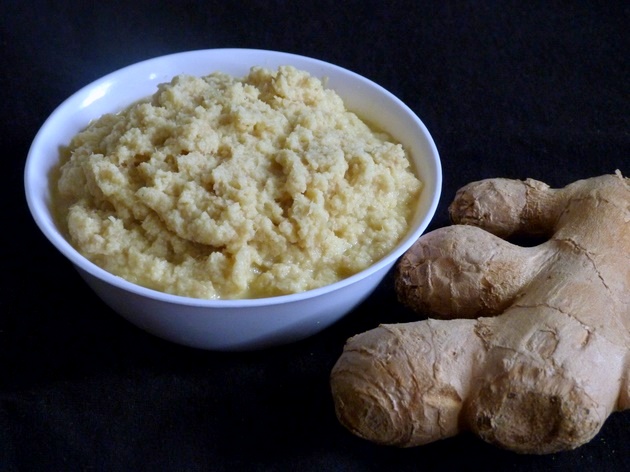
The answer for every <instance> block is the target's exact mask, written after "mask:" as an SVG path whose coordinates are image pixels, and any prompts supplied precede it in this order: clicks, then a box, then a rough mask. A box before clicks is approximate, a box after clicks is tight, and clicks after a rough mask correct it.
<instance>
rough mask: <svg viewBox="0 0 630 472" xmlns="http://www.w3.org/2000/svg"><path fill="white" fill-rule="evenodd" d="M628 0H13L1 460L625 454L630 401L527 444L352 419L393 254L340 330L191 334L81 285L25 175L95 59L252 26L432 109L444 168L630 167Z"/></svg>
mask: <svg viewBox="0 0 630 472" xmlns="http://www.w3.org/2000/svg"><path fill="white" fill-rule="evenodd" d="M628 5H629V4H628V3H627V2H622V1H619V2H616V1H610V2H606V1H601V2H588V1H583V2H579V1H576V2H570V1H551V2H547V1H534V2H521V1H514V0H508V1H503V2H499V1H496V2H493V1H479V2H473V1H471V2H464V1H429V2H423V1H417V2H411V1H409V2H374V1H346V2H343V1H338V2H330V1H325V2H288V1H267V2H247V1H241V2H228V1H226V2H202V1H194V0H185V1H181V2H161V1H148V0H140V1H134V2H120V1H119V2H112V1H100V2H78V1H76V2H72V1H57V2H52V1H42V0H35V1H30V2H24V1H6V0H4V1H2V2H1V3H0V7H1V9H0V34H1V43H2V56H3V59H2V74H1V75H0V81H1V83H0V105H1V110H2V122H1V124H2V132H1V133H0V143H1V146H0V149H1V150H2V158H3V159H4V160H5V161H6V162H7V166H8V167H7V173H5V177H6V179H5V180H4V183H3V184H2V185H1V186H0V191H1V192H2V202H3V203H2V205H3V215H4V217H3V221H4V222H3V224H2V231H1V235H2V236H1V237H2V244H1V246H0V247H1V248H2V259H1V260H2V269H3V270H2V272H3V274H4V277H3V282H2V294H1V296H0V470H2V471H88V470H89V471H144V470H151V471H206V470H207V471H234V470H270V471H289V470H291V471H294V470H296V471H329V470H330V471H337V470H339V471H381V470H382V471H412V470H414V471H415V470H431V471H466V470H489V471H503V470H508V471H511V472H516V471H543V470H544V471H547V470H563V471H564V470H589V471H590V470H592V471H603V470H606V471H612V470H615V471H621V470H630V446H629V444H630V412H623V413H615V414H613V415H612V416H611V417H610V418H609V419H608V420H607V422H606V423H605V425H604V427H603V429H602V430H601V432H600V433H599V434H598V435H597V436H596V437H595V438H594V439H593V440H592V441H591V442H590V443H588V444H586V445H584V446H583V447H580V448H578V449H576V450H574V451H570V452H564V453H559V454H552V455H546V456H528V455H517V454H514V453H512V452H509V451H505V450H501V449H498V448H496V447H494V446H491V445H489V444H486V443H484V442H482V441H481V440H479V439H477V438H476V437H474V436H472V435H467V434H463V435H461V436H458V437H455V438H451V439H446V440H443V441H439V442H436V443H433V444H430V445H427V446H423V447H417V448H411V449H397V448H389V447H383V446H377V445H374V444H371V443H369V442H367V441H364V440H361V439H359V438H357V437H355V436H353V435H351V434H350V433H349V432H348V431H346V430H345V429H344V428H343V427H342V426H341V425H340V424H339V423H338V422H337V420H336V418H335V415H334V410H333V404H332V399H331V396H330V392H329V387H328V376H329V373H330V370H331V368H332V366H333V364H334V363H335V361H336V360H337V358H338V356H339V355H340V353H341V350H342V347H343V344H344V341H345V340H346V339H347V338H348V337H350V336H351V335H353V334H356V333H359V332H362V331H365V330H367V329H370V328H373V327H375V326H376V325H378V324H379V323H384V322H400V321H409V320H411V319H412V318H413V315H412V314H411V313H409V312H408V311H406V310H404V309H403V308H402V307H401V306H400V305H399V304H398V302H397V301H396V298H395V295H394V292H393V288H392V277H391V275H390V276H389V277H387V278H386V280H385V281H384V283H383V284H382V286H381V287H379V289H378V290H377V291H376V292H375V293H374V294H373V295H372V296H371V297H370V299H369V300H368V301H367V302H365V303H364V304H363V305H362V306H360V307H359V308H357V309H356V310H355V311H353V312H352V313H351V314H350V315H348V316H347V317H346V318H344V319H343V320H341V321H340V322H338V323H337V324H335V325H334V326H332V327H330V328H329V329H327V330H326V331H324V332H323V333H321V334H319V335H317V336H314V337H312V338H310V339H307V340H305V341H302V342H298V343H295V344H292V345H289V346H283V347H278V348H274V349H269V350H265V351H261V352H249V353H248V352H246V353H217V352H206V351H201V350H195V349H190V348H186V347H182V346H178V345H174V344H171V343H168V342H165V341H162V340H160V339H157V338H155V337H153V336H151V335H148V334H146V333H144V332H142V331H140V330H139V329H137V328H135V327H134V326H132V325H131V324H129V323H128V322H126V321H125V320H123V319H122V318H120V317H119V316H118V315H116V314H115V313H113V312H112V311H111V310H110V309H108V308H107V307H105V306H104V304H103V303H102V302H100V300H99V299H98V298H97V297H96V296H95V295H94V294H93V293H92V292H91V291H90V290H89V289H88V288H87V287H86V285H85V284H84V283H83V282H82V280H81V279H80V278H79V276H78V274H77V273H76V272H75V271H74V269H73V268H72V267H71V266H70V264H69V263H68V262H66V260H65V259H63V258H62V257H61V256H60V255H59V254H58V253H57V252H56V251H55V250H54V249H53V247H52V245H51V244H49V243H48V242H47V241H46V240H45V238H44V237H43V236H42V235H41V234H40V233H39V231H38V230H37V229H36V227H35V225H34V223H33V222H32V219H31V217H30V215H29V213H28V210H27V208H26V203H25V200H24V192H23V185H22V175H23V169H24V162H25V158H26V154H27V152H28V148H29V145H30V142H31V140H32V139H33V137H34V136H35V133H36V132H37V130H38V128H39V127H40V126H41V124H42V123H43V121H44V120H45V119H46V117H47V116H48V115H49V114H50V113H51V112H52V111H53V109H54V108H55V107H56V106H57V105H59V104H60V103H61V101H62V100H64V99H65V98H66V97H68V96H69V95H71V94H72V93H73V92H75V91H76V90H78V89H79V88H81V87H82V86H84V85H87V84H88V83H90V82H91V81H93V80H96V79H97V78H99V77H101V76H102V75H104V74H106V73H109V72H111V71H113V70H116V69H118V68H121V67H123V66H126V65H129V64H132V63H135V62H137V61H140V60H144V59H148V58H151V57H155V56H159V55H163V54H168V53H173V52H179V51H184V50H192V49H205V48H218V47H247V48H260V49H274V50H282V51H287V52H292V53H297V54H303V55H307V56H313V57H317V58H319V59H323V60H325V61H328V62H332V63H335V64H338V65H340V66H342V67H345V68H348V69H351V70H353V71H355V72H357V73H359V74H361V75H364V76H366V77H367V78H369V79H371V80H373V81H375V82H377V83H379V84H380V85H382V86H383V87H385V88H386V89H388V90H390V91H391V92H393V93H394V94H395V95H397V96H398V97H399V98H400V99H401V100H403V101H404V102H406V103H407V104H408V105H409V106H410V107H411V108H412V109H413V110H414V111H415V112H416V113H417V114H418V115H419V116H420V118H421V119H422V120H423V122H424V123H425V124H426V126H427V127H428V129H429V131H430V132H431V134H432V136H433V138H434V140H435V142H436V145H437V147H438V149H439V151H440V155H441V159H442V166H443V172H444V186H443V193H442V199H441V203H440V206H439V208H438V211H437V214H436V216H435V218H434V220H433V222H432V224H431V226H430V228H429V229H434V228H438V227H440V226H444V225H447V224H449V222H448V216H447V211H446V208H447V206H448V204H449V202H450V200H451V199H452V197H453V195H454V193H455V191H456V190H457V189H458V188H459V187H461V186H463V185H464V184H466V183H468V182H470V181H473V180H479V179H482V178H486V177H511V178H527V177H532V178H536V179H539V180H543V181H545V182H547V183H549V184H551V185H554V186H563V185H565V184H568V183H570V182H572V181H574V180H576V179H580V178H586V177H590V176H594V175H599V174H603V173H611V172H614V171H615V169H620V170H621V171H622V172H623V173H624V174H626V175H628V174H630V164H629V163H630V160H629V151H630V134H629V127H628V72H629V69H628V60H627V58H628V51H629V50H630V49H629V46H630V44H629V41H628V39H629V36H628V29H627V24H628V20H629V19H630V18H629V16H630V15H629V6H628Z"/></svg>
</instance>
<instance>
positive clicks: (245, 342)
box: [25, 49, 442, 351]
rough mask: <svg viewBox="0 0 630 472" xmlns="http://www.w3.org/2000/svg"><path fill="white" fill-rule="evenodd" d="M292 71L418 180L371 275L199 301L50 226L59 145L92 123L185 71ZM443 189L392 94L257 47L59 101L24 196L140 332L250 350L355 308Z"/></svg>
mask: <svg viewBox="0 0 630 472" xmlns="http://www.w3.org/2000/svg"><path fill="white" fill-rule="evenodd" d="M255 65H259V66H265V67H268V68H276V67H278V66H281V65H292V66H295V67H296V68H298V69H302V70H306V71H308V72H310V73H311V74H312V75H313V76H315V77H318V78H323V77H326V78H327V79H328V82H327V85H328V87H330V88H332V89H334V90H335V91H336V92H337V93H338V94H339V95H340V96H341V97H342V98H343V99H344V102H345V103H346V105H347V107H348V108H349V109H350V110H352V111H354V112H356V113H357V114H358V115H359V116H361V117H363V118H365V119H367V120H369V121H371V122H373V123H375V124H377V125H379V126H380V127H381V128H383V129H384V130H385V131H388V132H389V133H390V134H391V135H392V136H393V137H394V138H395V139H397V140H398V141H399V142H401V143H402V144H403V145H404V146H405V147H406V148H407V150H408V151H410V154H411V156H412V158H413V160H414V163H415V167H416V169H417V172H418V176H419V177H420V179H421V180H422V181H423V182H424V184H425V187H424V190H423V192H422V196H421V201H420V202H419V205H418V209H417V212H416V214H415V217H414V218H413V222H412V226H411V229H410V230H409V232H408V234H407V235H406V236H405V238H404V239H403V240H402V241H401V242H400V244H398V246H397V247H396V248H395V249H394V250H393V251H392V252H391V253H389V254H388V255H387V256H386V257H385V258H383V259H382V260H380V261H378V262H377V263H376V264H374V265H373V266H371V267H369V268H368V269H366V270H364V271H362V272H360V273H358V274H356V275H353V276H351V277H349V278H347V279H345V280H342V281H340V282H337V283H334V284H332V285H329V286H326V287H322V288H318V289H315V290H310V291H307V292H304V293H298V294H293V295H285V296H279V297H272V298H262V299H252V300H201V299H193V298H187V297H181V296H175V295H169V294H166V293H161V292H158V291H154V290H150V289H147V288H144V287H140V286H138V285H135V284H132V283H130V282H127V281H125V280H123V279H121V278H120V277H116V276H114V275H112V274H110V273H108V272H106V271H104V270H103V269H101V268H99V267H97V266H96V265H94V264H93V263H91V262H89V261H88V260H87V259H85V258H84V257H83V256H81V255H80V254H79V253H78V252H77V251H76V250H75V249H74V248H73V247H72V246H71V245H70V244H69V243H68V241H66V239H64V236H63V235H62V233H61V232H60V230H59V228H58V227H57V226H56V224H55V222H54V220H53V215H52V213H51V209H50V190H49V181H48V178H49V171H50V170H51V169H52V168H53V166H55V165H56V164H57V162H58V159H59V151H58V150H59V147H60V146H62V145H66V144H67V143H68V142H69V141H70V139H71V138H72V137H73V136H74V135H75V134H76V133H77V132H79V131H80V130H81V129H83V128H84V127H85V126H86V125H87V124H88V122H89V121H90V120H92V119H95V118H98V117H99V116H101V115H103V114H104V113H109V112H116V111H118V110H120V109H122V108H124V107H126V106H127V105H129V104H131V103H132V102H134V101H135V100H137V99H140V98H143V97H146V96H149V95H151V94H153V93H154V92H155V91H156V87H157V85H158V84H160V83H162V82H167V81H169V80H170V79H171V78H172V77H173V76H175V75H178V74H182V73H186V74H192V75H198V76H201V75H207V74H209V73H212V72H214V71H223V72H226V73H229V74H231V75H234V76H238V77H240V76H244V75H246V74H247V73H248V72H249V69H250V67H251V66H255ZM441 185H442V173H441V166H440V159H439V156H438V151H437V149H436V147H435V144H434V142H433V140H432V138H431V136H430V134H429V132H428V131H427V129H426V127H425V126H424V124H423V123H422V122H421V121H420V119H418V117H417V116H416V115H415V114H414V113H413V112H412V111H411V110H410V109H409V108H408V107H407V106H406V105H404V104H403V103H402V102H401V101H400V100H399V99H397V98H396V97H395V96H394V95H392V94H391V93H389V92H387V91H386V90H384V89H383V88H382V87H380V86H379V85H377V84H375V83H373V82H371V81H370V80H368V79H366V78H364V77H361V76H359V75H357V74H355V73H353V72H350V71H348V70H346V69H343V68H341V67H338V66H335V65H332V64H329V63H326V62H322V61H320V60H316V59H311V58H308V57H303V56H297V55H294V54H288V53H282V52H275V51H264V50H255V49H214V50H199V51H189V52H182V53H177V54H172V55H167V56H163V57H157V58H155V59H150V60H146V61H143V62H140V63H137V64H134V65H131V66H128V67H125V68H123V69H120V70H118V71H116V72H113V73H111V74H109V75H107V76H105V77H103V78H101V79H99V80H97V81H95V82H93V83H91V84H89V85H87V86H86V87H84V88H82V89H81V90H79V91H78V92H77V93H75V94H74V95H72V96H71V97H70V98H68V99H67V100H66V101H64V102H63V103H62V104H61V105H60V106H59V107H58V108H57V109H56V110H55V111H54V112H53V113H52V114H51V116H50V117H49V118H48V119H47V120H46V121H45V123H44V124H43V126H42V127H41V129H40V130H39V132H38V133H37V135H36V137H35V139H34V141H33V143H32V145H31V148H30V150H29V154H28V158H27V161H26V168H25V189H26V198H27V202H28V206H29V209H30V211H31V213H32V216H33V218H34V220H35V222H36V223H37V225H38V226H39V228H40V229H41V231H42V232H43V233H44V235H45V236H46V237H47V238H48V239H49V240H50V242H51V243H52V244H53V245H54V246H55V247H56V248H57V249H58V250H59V251H60V252H61V253H62V254H63V255H64V256H65V257H67V258H68V259H69V260H70V262H71V263H72V264H74V266H75V267H76V268H77V270H78V272H79V273H80V274H81V276H82V277H83V279H84V280H85V281H86V282H87V283H88V285H89V286H90V287H91V288H92V289H93V290H94V291H95V292H96V293H97V294H98V295H99V296H100V297H101V298H102V299H103V301H104V302H105V303H107V304H108V305H109V306H110V307H111V308H112V309H113V310H114V311H116V312H118V313H119V314H120V315H122V316H123V317H125V318H126V319H128V320H129V321H131V322H132V323H134V324H136V325H137V326H139V327H140V328H142V329H144V330H146V331H148V332H150V333H153V334H154V335H157V336H159V337H162V338H164V339H168V340H170V341H173V342H176V343H180V344H183V345H188V346H193V347H198V348H205V349H213V350H225V351H227V350H250V349H260V348H264V347H268V346H272V345H279V344H285V343H289V342H293V341H297V340H300V339H303V338H305V337H307V336H310V335H313V334H315V333H317V332H319V331H321V330H323V329H324V328H326V327H328V326H330V325H331V324H333V323H334V322H335V321H337V320H339V319H340V318H341V317H342V316H344V315H346V314H347V313H348V312H350V311H351V310H352V309H353V308H355V307H356V306H357V305H358V304H359V303H361V302H362V301H363V300H364V299H365V298H366V297H367V296H368V295H369V294H370V293H372V291H373V290H374V289H375V288H376V286H377V285H378V284H379V283H380V282H381V280H382V279H383V277H384V276H385V275H386V273H387V272H388V271H389V270H390V269H391V267H392V266H393V264H394V263H395V262H396V260H397V259H398V258H399V256H401V255H402V253H403V252H404V251H406V250H407V249H408V248H409V247H410V246H411V244H412V243H413V242H414V241H415V240H416V239H417V238H418V237H419V236H420V235H421V234H422V233H423V231H424V230H425V229H426V227H427V225H428V224H429V221H430V220H431V218H432V217H433V215H434V213H435V210H436V207H437V204H438V200H439V197H440V192H441Z"/></svg>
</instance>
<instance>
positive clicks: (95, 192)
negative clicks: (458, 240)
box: [55, 66, 422, 299]
mask: <svg viewBox="0 0 630 472" xmlns="http://www.w3.org/2000/svg"><path fill="white" fill-rule="evenodd" d="M421 187H422V184H421V182H420V181H419V180H418V179H417V177H416V176H415V175H414V173H413V172H412V169H411V164H410V161H409V159H408V156H407V155H406V152H405V150H404V149H403V147H402V146H401V145H400V144H398V143H396V142H393V141H392V140H391V138H390V137H389V136H387V135H386V134H384V133H381V132H377V131H374V130H373V129H371V128H370V127H369V126H368V125H367V124H365V123H364V122H362V121H361V120H360V119H359V118H358V117H357V116H356V115H355V114H353V113H351V112H350V111H348V110H346V109H345V107H344V103H343V101H342V99H341V98H340V97H339V96H338V95H337V94H336V93H335V92H334V91H332V90H330V89H326V88H325V86H324V84H323V83H322V81H320V80H319V79H317V78H314V77H312V76H310V75H309V74H308V73H307V72H304V71H300V70H298V69H296V68H294V67H290V66H284V67H280V68H278V69H277V70H268V69H265V68H261V67H253V68H252V69H251V70H250V72H249V74H248V75H247V76H245V77H243V78H234V77H232V76H229V75H227V74H224V73H220V72H217V73H213V74H210V75H208V76H206V77H193V76H188V75H180V76H177V77H175V78H174V79H173V80H172V81H171V82H170V83H165V84H161V85H160V86H159V87H158V90H157V92H156V93H155V94H154V95H153V96H152V97H149V98H147V99H146V100H143V101H140V102H138V103H135V104H133V105H131V106H129V107H128V108H126V109H124V110H123V111H121V112H120V113H117V114H107V115H104V116H102V117H101V118H99V119H98V120H95V121H94V122H92V123H91V124H90V125H89V126H88V127H87V128H86V129H85V130H84V131H82V132H80V133H79V134H78V135H76V136H75V137H74V138H73V139H72V141H71V142H70V144H69V146H68V148H67V149H66V150H65V151H64V157H63V159H62V164H61V167H60V170H59V180H58V186H57V194H56V196H55V206H56V210H57V212H58V215H59V217H60V219H61V221H62V226H63V227H64V229H65V230H66V231H67V236H68V238H69V240H70V242H71V243H72V244H73V245H74V247H75V248H76V249H77V250H78V251H79V252H80V253H81V254H83V255H84V256H85V257H87V258H88V259H89V260H91V261H92V262H94V263H95V264H97V265H98V266H100V267H102V268H103V269H105V270H107V271H109V272H111V273H113V274H116V275H118V276H120V277H123V278H125V279H127V280H128V281H130V282H133V283H136V284H139V285H142V286H145V287H149V288H151V289H155V290H159V291H163V292H167V293H171V294H177V295H183V296H189V297H196V298H226V299H238V298H257V297H269V296H277V295H283V294H290V293H295V292H301V291H304V290H309V289H313V288H317V287H321V286H324V285H327V284H330V283H333V282H336V281H339V280H341V279H343V278H346V277H348V276H350V275H352V274H355V273H357V272H359V271H361V270H363V269H365V268H367V267H368V266H370V265H371V264H372V263H374V262H376V261H377V260H378V259H380V258H382V257H383V256H385V255H386V254H387V253H388V252H389V251H390V250H392V249H393V247H394V246H395V245H396V244H397V243H398V241H399V240H400V239H401V237H402V236H403V235H404V234H405V232H406V231H407V229H408V226H409V220H410V218H411V216H412V214H413V212H414V209H415V202H416V201H417V199H418V196H419V193H420V191H421Z"/></svg>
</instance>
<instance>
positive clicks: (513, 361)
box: [331, 172, 630, 454]
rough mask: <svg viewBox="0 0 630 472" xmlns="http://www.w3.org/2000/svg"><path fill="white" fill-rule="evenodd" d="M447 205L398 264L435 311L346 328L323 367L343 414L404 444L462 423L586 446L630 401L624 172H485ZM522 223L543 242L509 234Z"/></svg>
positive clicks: (414, 296)
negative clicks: (556, 179)
mask: <svg viewBox="0 0 630 472" xmlns="http://www.w3.org/2000/svg"><path fill="white" fill-rule="evenodd" d="M449 211H450V213H451V218H452V220H453V222H454V223H455V224H454V225H453V226H448V227H445V228H441V229H438V230H435V231H432V232H430V233H427V234H425V235H424V236H422V237H421V238H420V239H419V240H418V241H417V242H416V243H415V245H414V246H413V247H412V248H411V249H410V250H409V251H408V252H407V253H406V254H405V255H404V256H403V257H402V258H401V260H400V261H399V264H398V266H397V268H396V273H395V281H396V282H395V283H396V291H397V293H398V297H399V299H400V301H401V302H402V303H404V304H406V305H407V306H409V307H411V308H412V309H414V310H416V311H417V312H418V313H419V314H420V315H425V316H429V318H428V319H425V320H422V321H417V322H411V323H399V324H388V325H381V326H379V327H378V328H375V329H373V330H370V331H367V332H365V333H363V334H359V335H357V336H354V337H352V338H350V339H349V340H348V342H347V344H346V346H345V348H344V351H343V353H342V355H341V357H340V358H339V359H338V361H337V363H336V364H335V366H334V368H333V370H332V373H331V388H332V393H333V398H334V402H335V410H336V413H337V416H338V418H339V420H340V421H341V423H342V424H343V425H345V426H346V427H347V428H348V429H349V430H350V431H352V432H353V433H354V434H356V435H358V436H361V437H363V438H366V439H368V440H371V441H374V442H377V443H381V444H389V445H398V446H403V447H408V446H416V445H422V444H426V443H430V442H432V441H436V440H438V439H442V438H447V437H450V436H454V435H456V434H458V433H460V432H462V431H472V432H473V433H475V434H477V435H478V436H480V437H481V438H482V439H484V440H485V441H487V442H490V443H493V444H496V445H498V446H501V447H504V448H507V449H510V450H513V451H516V452H520V453H532V454H544V453H551V452H556V451H561V450H568V449H573V448H576V447H578V446H580V445H582V444H584V443H586V442H588V441H589V440H590V439H592V438H593V437H594V436H595V435H596V434H597V433H598V431H599V430H600V428H601V427H602V425H603V423H604V421H605V420H606V419H607V418H608V416H609V415H610V414H611V413H612V412H614V411H619V410H624V409H628V408H630V379H629V377H630V180H629V179H627V178H624V177H622V176H621V174H620V173H619V172H617V173H616V174H615V175H605V176H601V177H594V178H591V179H586V180H580V181H577V182H574V183H572V184H570V185H568V186H566V187H565V188H562V189H552V188H550V187H549V186H547V185H546V184H544V183H542V182H539V181H535V180H532V179H528V180H526V181H518V180H509V179H488V180H484V181H480V182H474V183H472V184H469V185H467V186H466V187H464V188H462V189H460V191H458V193H457V195H456V197H455V200H454V201H453V203H452V204H451V206H450V208H449ZM519 234H521V235H522V234H534V235H537V236H544V237H546V238H548V239H546V240H545V242H543V243H542V244H539V245H537V246H534V247H521V246H517V245H514V244H512V243H509V242H507V241H506V240H505V239H503V238H510V237H512V236H516V235H519Z"/></svg>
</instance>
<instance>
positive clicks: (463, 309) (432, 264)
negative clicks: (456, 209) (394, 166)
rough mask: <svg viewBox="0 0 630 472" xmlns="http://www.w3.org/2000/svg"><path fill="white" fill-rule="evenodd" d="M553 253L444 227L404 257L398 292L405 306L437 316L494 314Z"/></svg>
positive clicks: (472, 229) (463, 228)
mask: <svg viewBox="0 0 630 472" xmlns="http://www.w3.org/2000/svg"><path fill="white" fill-rule="evenodd" d="M488 254H492V255H493V256H492V257H488ZM552 254H553V253H552V252H551V251H545V250H541V248H538V249H535V248H524V247H520V246H516V245H514V244H510V243H508V242H506V241H504V240H503V239H500V238H498V237H496V236H494V235H492V234H490V233H488V232H486V231H483V230H481V229H479V228H476V227H474V226H450V227H446V228H440V229H438V230H435V231H433V232H430V233H427V234H426V235H424V236H423V239H422V244H415V245H414V246H412V247H411V248H410V249H409V250H408V251H407V253H406V254H405V255H404V257H403V258H401V260H400V262H399V264H398V265H397V267H396V278H395V285H396V290H397V292H398V294H399V299H400V301H401V302H403V304H405V305H407V306H408V307H410V308H411V309H413V310H415V311H417V312H419V313H431V314H432V315H433V316H434V317H436V318H476V317H478V316H481V315H485V316H490V315H495V314H498V313H501V312H502V311H503V310H505V309H506V308H507V307H508V306H509V305H510V304H512V302H513V301H514V298H515V297H516V296H517V295H518V293H519V292H520V291H521V290H522V288H523V287H524V286H525V284H527V283H529V282H530V280H531V279H532V278H533V277H534V276H535V275H536V273H537V271H538V270H539V268H540V267H541V266H542V265H543V263H544V261H545V259H546V258H548V257H551V255H552Z"/></svg>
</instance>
